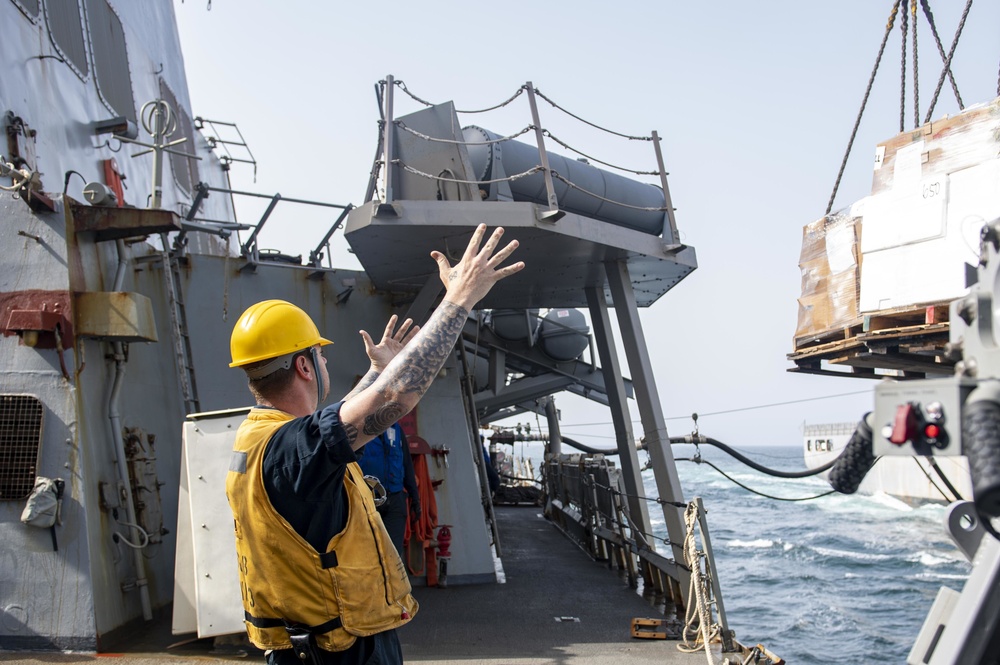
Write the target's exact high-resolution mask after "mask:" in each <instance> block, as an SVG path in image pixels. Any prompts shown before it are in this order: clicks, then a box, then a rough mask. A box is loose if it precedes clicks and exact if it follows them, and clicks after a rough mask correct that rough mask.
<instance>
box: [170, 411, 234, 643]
mask: <svg viewBox="0 0 1000 665" xmlns="http://www.w3.org/2000/svg"><path fill="white" fill-rule="evenodd" d="M245 417H246V409H240V410H237V411H228V412H219V413H217V414H202V415H201V416H200V417H198V418H197V419H196V420H195V421H194V422H187V423H185V425H184V449H185V451H186V453H185V461H186V463H187V474H188V495H189V497H190V515H191V525H190V526H191V529H190V533H191V541H192V544H193V551H194V581H195V606H196V612H197V623H198V636H199V637H211V636H214V635H227V634H231V633H242V632H243V631H244V626H243V603H242V600H241V598H240V579H239V573H238V570H237V565H236V543H235V540H234V536H233V513H232V511H231V510H230V508H229V501H228V500H227V499H226V474H227V473H228V472H229V458H230V453H231V452H232V449H233V439H234V438H235V436H236V429H237V428H238V427H239V425H240V423H241V422H243V420H244V418H245Z"/></svg>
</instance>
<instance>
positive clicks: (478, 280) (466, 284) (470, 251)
mask: <svg viewBox="0 0 1000 665" xmlns="http://www.w3.org/2000/svg"><path fill="white" fill-rule="evenodd" d="M485 234H486V225H485V224H480V225H479V226H478V227H477V228H476V231H475V232H474V233H473V234H472V239H471V240H469V246H468V247H466V248H465V254H464V255H463V256H462V259H461V260H460V261H459V262H458V263H456V264H455V265H454V266H452V265H451V262H450V261H448V259H447V257H445V255H444V254H442V253H441V252H437V251H435V252H431V257H432V258H433V259H434V260H435V261H437V264H438V272H439V273H440V276H441V281H442V282H444V286H445V289H446V290H447V293H445V300H448V301H450V302H453V303H455V304H456V305H459V306H460V307H463V308H465V309H466V310H471V309H472V308H473V307H474V306H475V305H476V303H478V302H479V301H480V300H482V299H483V298H484V297H485V296H486V294H487V293H489V292H490V289H492V288H493V285H494V284H496V283H497V282H498V281H500V280H501V279H503V278H505V277H509V276H510V275H513V274H514V273H516V272H518V271H520V270H521V269H522V268H524V262H523V261H518V262H517V263H513V264H511V265H509V266H507V267H505V268H497V266H498V265H500V264H501V263H503V261H504V260H505V259H506V258H507V257H508V256H510V255H511V253H512V252H513V251H514V250H515V249H517V246H518V242H517V241H516V240H512V241H510V242H509V243H507V246H505V247H504V248H503V249H501V250H500V251H498V252H497V253H496V254H494V253H493V252H494V250H495V249H496V248H497V246H498V245H499V243H500V238H501V237H502V236H503V228H501V227H497V228H496V230H494V231H493V234H492V235H491V236H490V238H489V240H487V241H486V244H485V245H483V246H482V249H480V244H482V242H483V236H484V235H485Z"/></svg>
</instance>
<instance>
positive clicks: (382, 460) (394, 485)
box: [358, 423, 420, 557]
mask: <svg viewBox="0 0 1000 665" xmlns="http://www.w3.org/2000/svg"><path fill="white" fill-rule="evenodd" d="M358 464H359V465H360V466H361V470H362V471H364V473H365V476H366V477H368V478H377V479H378V481H379V482H380V483H381V484H382V486H383V487H384V488H385V492H386V494H385V500H384V501H383V502H382V504H381V505H379V506H378V514H379V515H381V516H382V522H383V523H384V524H385V528H386V530H387V531H388V532H389V537H390V538H391V539H392V544H393V545H394V546H395V548H396V551H397V552H399V556H400V557H403V556H404V554H403V540H404V539H405V537H406V517H407V515H410V516H411V519H412V520H413V521H416V520H418V519H420V495H419V493H418V492H417V477H416V476H415V475H414V473H413V460H412V459H410V443H409V442H408V441H407V440H406V434H405V433H404V432H403V428H402V427H400V425H399V423H393V424H392V425H390V426H389V428H388V429H386V430H385V431H384V432H382V433H381V434H379V435H378V436H376V437H375V438H374V439H372V440H371V441H369V442H368V443H367V444H365V445H364V447H363V448H361V449H360V450H358Z"/></svg>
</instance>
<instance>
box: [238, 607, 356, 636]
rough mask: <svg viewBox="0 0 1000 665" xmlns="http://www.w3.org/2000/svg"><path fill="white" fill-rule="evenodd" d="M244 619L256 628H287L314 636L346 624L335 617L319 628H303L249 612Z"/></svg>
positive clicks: (300, 625)
mask: <svg viewBox="0 0 1000 665" xmlns="http://www.w3.org/2000/svg"><path fill="white" fill-rule="evenodd" d="M243 616H244V618H246V620H247V621H248V622H249V623H250V625H252V626H254V627H255V628H286V629H290V630H295V631H301V632H305V633H311V634H313V635H322V634H323V633H329V632H330V631H331V630H336V629H337V628H340V627H341V626H343V625H344V622H343V621H341V620H340V617H333V618H332V619H330V620H329V621H327V622H325V623H321V624H319V625H318V626H303V625H302V624H298V623H294V622H290V621H285V620H284V619H270V618H266V617H255V616H253V615H252V614H250V613H249V612H246V611H244V612H243Z"/></svg>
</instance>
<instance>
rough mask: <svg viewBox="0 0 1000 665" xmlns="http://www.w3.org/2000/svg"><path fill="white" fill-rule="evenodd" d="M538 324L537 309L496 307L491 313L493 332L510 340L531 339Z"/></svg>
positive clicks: (501, 337)
mask: <svg viewBox="0 0 1000 665" xmlns="http://www.w3.org/2000/svg"><path fill="white" fill-rule="evenodd" d="M537 325H538V310H537V309H495V310H493V312H492V313H491V314H490V327H491V328H492V329H493V332H494V333H496V336H497V337H499V338H500V339H504V340H507V341H508V342H521V341H523V340H526V339H529V338H530V337H531V334H532V333H533V332H534V331H535V326H537Z"/></svg>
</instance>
